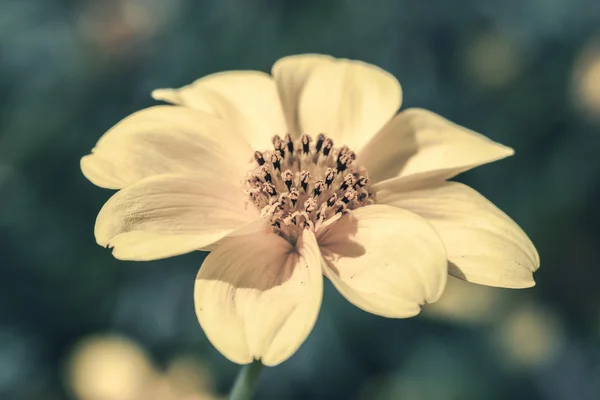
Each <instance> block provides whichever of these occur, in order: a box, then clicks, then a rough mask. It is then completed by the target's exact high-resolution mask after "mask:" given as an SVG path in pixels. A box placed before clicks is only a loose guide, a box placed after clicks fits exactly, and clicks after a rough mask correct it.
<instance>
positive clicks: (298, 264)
mask: <svg viewBox="0 0 600 400" xmlns="http://www.w3.org/2000/svg"><path fill="white" fill-rule="evenodd" d="M320 258H321V255H320V253H319V247H318V245H317V242H316V239H315V237H314V234H313V233H311V232H310V231H308V230H306V231H304V234H303V236H302V237H301V238H300V239H299V241H298V243H297V245H296V248H294V247H292V245H290V243H288V242H287V241H286V240H284V239H283V238H281V237H280V236H278V235H276V234H274V233H271V232H265V231H264V230H263V231H259V232H257V233H249V234H248V233H247V234H242V235H233V236H232V237H231V238H226V239H225V240H223V242H222V243H221V244H220V245H219V246H218V247H217V249H216V250H215V251H213V252H211V253H210V254H209V255H208V257H206V260H205V261H204V263H203V264H202V267H201V268H200V272H199V273H198V277H197V279H196V286H195V289H194V298H195V303H196V314H197V316H198V320H199V322H200V325H201V326H202V328H203V329H204V332H205V333H206V336H207V337H208V339H209V340H210V341H211V343H212V344H213V345H214V346H215V347H216V348H217V350H219V351H220V352H221V353H222V354H223V355H224V356H225V357H227V358H228V359H229V360H231V361H233V362H236V363H239V364H246V363H250V362H252V361H253V360H261V361H262V363H263V364H265V365H269V366H273V365H277V364H279V363H281V362H283V361H285V360H286V359H287V358H289V357H290V356H291V355H292V354H293V353H294V352H295V351H296V350H297V349H298V347H299V346H300V345H301V344H302V342H304V340H305V339H306V337H307V336H308V334H309V333H310V331H311V330H312V327H313V325H314V324H315V321H316V319H317V315H318V313H319V308H320V306H321V298H322V294H323V276H322V271H321V266H320Z"/></svg>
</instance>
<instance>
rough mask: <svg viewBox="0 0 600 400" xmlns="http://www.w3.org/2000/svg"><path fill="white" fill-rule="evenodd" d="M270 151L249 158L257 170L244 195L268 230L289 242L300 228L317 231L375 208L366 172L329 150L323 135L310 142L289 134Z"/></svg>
mask: <svg viewBox="0 0 600 400" xmlns="http://www.w3.org/2000/svg"><path fill="white" fill-rule="evenodd" d="M313 142H314V143H313ZM273 148H274V149H273V150H267V151H264V152H259V151H257V152H255V153H254V160H255V161H256V164H257V165H256V168H255V169H253V170H252V171H251V172H250V174H249V177H248V179H247V181H246V184H245V190H246V192H247V193H248V196H249V197H250V199H251V201H252V202H253V203H254V204H255V205H256V206H257V207H258V208H259V209H260V210H261V215H262V216H263V217H268V218H269V219H270V222H271V226H272V227H273V230H274V231H275V232H277V233H278V234H280V235H281V236H283V237H284V238H286V239H288V240H290V241H291V242H295V240H296V238H297V237H298V235H299V234H300V232H301V231H302V230H303V229H305V228H309V229H312V230H314V231H316V230H318V229H319V228H320V227H323V226H326V225H329V224H331V223H333V222H335V221H337V220H338V219H339V217H340V216H341V215H343V214H344V213H348V212H349V211H350V210H354V209H356V208H359V207H362V206H366V205H368V204H372V203H373V202H374V196H373V192H372V191H371V190H370V186H369V178H368V176H367V172H366V170H365V168H364V167H363V166H361V165H357V164H356V163H355V162H354V161H355V159H356V155H355V154H354V152H353V151H351V150H350V149H349V148H348V147H346V146H342V147H334V144H333V141H332V140H331V139H330V138H328V137H326V136H325V135H323V134H320V135H319V136H318V137H317V138H316V140H314V141H313V139H312V138H311V137H310V136H308V135H302V136H301V137H300V138H299V139H297V140H292V137H291V136H290V135H289V134H288V135H286V137H285V138H284V139H282V138H281V137H279V136H277V135H276V136H274V137H273Z"/></svg>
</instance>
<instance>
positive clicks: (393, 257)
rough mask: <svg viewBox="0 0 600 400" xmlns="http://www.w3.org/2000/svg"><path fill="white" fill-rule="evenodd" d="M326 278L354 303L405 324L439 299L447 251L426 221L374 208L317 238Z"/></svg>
mask: <svg viewBox="0 0 600 400" xmlns="http://www.w3.org/2000/svg"><path fill="white" fill-rule="evenodd" d="M318 238H319V244H320V245H321V252H322V254H323V258H324V270H325V274H326V276H327V277H328V278H329V279H330V280H331V282H332V283H333V284H334V286H335V287H336V288H337V289H338V290H339V291H340V293H341V294H342V295H344V297H346V298H347V299H348V300H349V301H350V302H351V303H353V304H354V305H356V306H358V307H360V308H361V309H363V310H365V311H368V312H371V313H373V314H378V315H382V316H385V317H393V318H406V317H412V316H414V315H416V314H418V313H419V312H420V310H421V306H422V305H423V304H425V303H432V302H434V301H436V300H438V299H439V298H440V296H441V295H442V292H443V290H444V286H445V284H446V279H447V275H448V269H447V262H446V254H445V252H444V246H443V244H442V242H441V240H440V238H439V236H438V235H437V233H436V231H435V230H434V229H433V227H432V226H431V225H429V224H428V223H427V222H426V221H425V220H424V219H422V218H421V217H419V216H417V215H416V214H413V213H411V212H409V211H406V210H400V209H398V208H395V207H390V206H385V205H371V206H366V207H362V208H359V209H356V210H354V211H352V214H351V215H347V216H345V217H343V218H342V219H340V220H339V221H337V222H336V223H334V224H332V225H331V227H330V228H329V229H327V230H325V231H324V232H319V234H318Z"/></svg>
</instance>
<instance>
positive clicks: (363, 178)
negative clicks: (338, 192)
mask: <svg viewBox="0 0 600 400" xmlns="http://www.w3.org/2000/svg"><path fill="white" fill-rule="evenodd" d="M367 183H369V178H367V177H366V176H361V177H360V178H359V179H358V181H357V182H356V186H355V187H359V188H362V187H365V186H367Z"/></svg>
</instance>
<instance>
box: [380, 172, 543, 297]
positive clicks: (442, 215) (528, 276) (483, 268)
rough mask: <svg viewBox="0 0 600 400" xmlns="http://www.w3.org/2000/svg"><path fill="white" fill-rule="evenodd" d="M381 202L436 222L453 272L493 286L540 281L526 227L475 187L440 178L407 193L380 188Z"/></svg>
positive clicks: (530, 284) (460, 276)
mask: <svg viewBox="0 0 600 400" xmlns="http://www.w3.org/2000/svg"><path fill="white" fill-rule="evenodd" d="M377 199H378V202H381V203H384V204H389V205H393V206H396V207H400V208H403V209H406V210H409V211H412V212H414V213H416V214H418V215H420V216H421V217H423V218H425V219H426V220H427V221H428V222H429V223H431V224H432V225H433V227H434V228H435V229H436V231H437V232H438V234H439V235H440V237H441V238H442V240H443V242H444V245H445V246H446V252H447V255H448V261H449V273H450V274H451V275H453V276H455V277H457V278H460V279H464V280H466V281H469V282H473V283H479V284H482V285H488V286H499V287H509V288H526V287H530V286H533V285H534V284H535V282H534V280H533V272H534V271H535V270H537V269H538V267H539V265H540V259H539V256H538V253H537V251H536V249H535V246H534V245H533V243H531V240H530V239H529V238H528V237H527V235H526V234H525V232H523V230H522V229H521V228H520V227H519V226H518V225H517V224H516V223H515V222H514V221H513V220H511V219H510V218H509V217H508V216H507V215H506V214H504V213H503V212H502V211H501V210H499V209H498V208H497V207H496V206H494V205H493V204H492V203H491V202H490V201H489V200H487V199H486V198H485V197H483V196H482V195H481V194H479V193H477V192H476V191H475V190H473V189H471V188H470V187H468V186H465V185H463V184H461V183H457V182H441V183H438V184H437V185H435V186H432V187H425V188H422V189H420V190H415V191H408V192H394V191H380V192H378V193H377Z"/></svg>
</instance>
